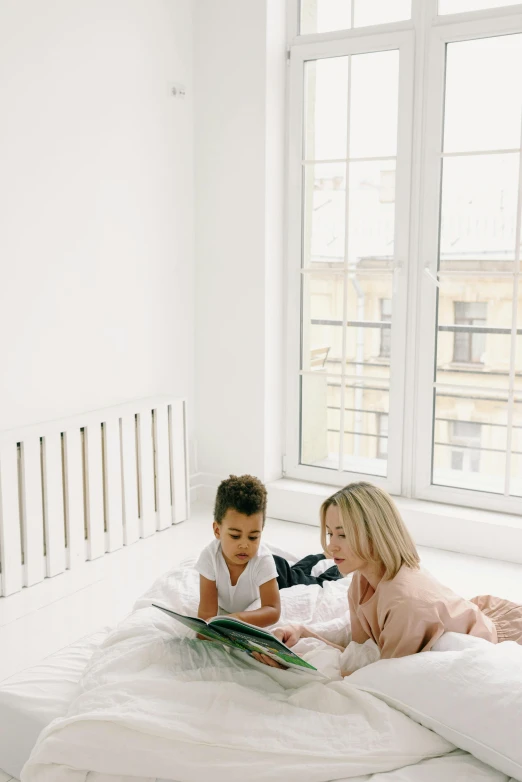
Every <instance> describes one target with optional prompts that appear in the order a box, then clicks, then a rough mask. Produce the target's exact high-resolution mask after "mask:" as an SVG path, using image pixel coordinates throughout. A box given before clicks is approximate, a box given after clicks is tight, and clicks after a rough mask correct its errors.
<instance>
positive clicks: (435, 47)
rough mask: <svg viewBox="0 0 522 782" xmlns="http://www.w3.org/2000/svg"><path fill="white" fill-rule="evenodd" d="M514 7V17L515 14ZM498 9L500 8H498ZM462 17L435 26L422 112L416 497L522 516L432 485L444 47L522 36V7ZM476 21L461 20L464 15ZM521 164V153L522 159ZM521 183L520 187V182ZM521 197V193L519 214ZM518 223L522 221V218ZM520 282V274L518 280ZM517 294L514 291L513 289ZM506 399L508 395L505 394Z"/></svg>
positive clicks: (517, 506) (491, 498) (506, 500)
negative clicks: (422, 150)
mask: <svg viewBox="0 0 522 782" xmlns="http://www.w3.org/2000/svg"><path fill="white" fill-rule="evenodd" d="M514 8H515V10H516V13H513V9H514ZM496 10H498V9H496ZM501 10H502V13H500V14H498V15H497V14H492V13H490V12H482V14H481V16H482V18H477V17H478V14H477V13H473V14H459V15H458V17H457V16H455V17H453V16H443V17H439V18H438V19H437V23H436V24H434V26H433V28H432V30H431V35H430V43H429V65H428V72H427V79H426V87H425V92H426V102H425V112H424V127H425V129H426V130H425V135H424V160H423V169H422V170H423V172H424V177H423V178H424V197H423V198H422V203H421V208H420V212H419V218H418V219H419V225H420V232H419V235H420V243H419V270H420V274H419V280H418V294H417V295H418V300H419V301H422V307H421V308H419V315H418V328H417V334H418V344H419V349H418V363H417V396H416V404H415V418H416V421H417V424H416V435H415V442H414V453H415V459H414V463H415V465H416V469H415V473H414V476H413V477H414V480H413V486H412V495H413V496H415V497H417V498H419V499H424V500H432V501H435V502H443V503H447V504H450V505H464V506H467V507H474V508H481V509H485V510H496V511H501V512H505V513H520V511H521V509H522V499H521V498H520V497H513V496H511V497H510V496H507V495H506V494H504V495H501V494H493V493H490V492H484V491H480V492H479V491H473V490H471V489H459V488H454V487H448V486H439V485H435V484H433V483H432V482H431V470H432V454H431V440H432V431H433V388H434V382H433V375H434V366H435V349H436V334H435V328H434V324H435V322H436V306H437V283H436V280H437V253H438V246H439V236H438V233H439V204H440V196H441V161H442V158H441V152H442V133H443V108H444V64H445V53H446V45H447V44H448V43H454V42H458V41H466V40H473V39H475V38H491V37H495V36H498V35H508V34H510V33H522V9H521V11H518V10H517V9H516V7H515V6H512V7H510V8H509V11H510V12H511V13H509V14H508V13H505V9H501ZM468 16H470V17H471V16H472V17H473V18H472V19H467V18H466V20H465V21H463V17H468ZM520 159H521V166H522V154H521V156H520ZM520 181H521V180H520V179H519V183H520ZM521 207H522V193H521V192H520V191H519V213H520V208H521ZM519 222H520V218H519ZM519 278H520V276H519ZM515 293H516V291H515ZM492 390H493V389H492ZM506 396H507V394H506Z"/></svg>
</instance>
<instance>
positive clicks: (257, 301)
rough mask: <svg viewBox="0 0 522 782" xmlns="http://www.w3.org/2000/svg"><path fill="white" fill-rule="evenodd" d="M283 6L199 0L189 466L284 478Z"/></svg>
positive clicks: (210, 475)
mask: <svg viewBox="0 0 522 782" xmlns="http://www.w3.org/2000/svg"><path fill="white" fill-rule="evenodd" d="M284 16H285V3H283V2H282V0H219V2H216V0H197V3H196V15H195V90H196V106H195V144H196V147H195V160H196V194H197V199H196V259H197V283H196V289H197V300H196V312H197V316H196V400H197V405H196V418H197V452H198V469H199V472H200V478H201V480H202V482H203V483H206V484H207V485H211V486H212V485H213V484H215V482H216V481H217V480H219V479H220V478H222V477H224V476H226V475H227V474H228V473H229V472H236V473H243V472H251V473H253V474H255V475H258V476H259V477H261V478H264V479H266V480H268V479H271V478H276V477H278V475H280V472H281V428H282V427H281V417H282V409H281V407H282V399H283V393H282V298H283V297H282V288H283V263H282V253H283V207H284V177H283V159H284V155H283V153H284V90H285V18H284Z"/></svg>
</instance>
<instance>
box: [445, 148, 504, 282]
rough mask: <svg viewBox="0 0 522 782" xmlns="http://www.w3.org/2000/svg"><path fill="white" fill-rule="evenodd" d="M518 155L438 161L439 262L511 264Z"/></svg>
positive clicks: (483, 156) (468, 157)
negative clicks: (442, 163)
mask: <svg viewBox="0 0 522 782" xmlns="http://www.w3.org/2000/svg"><path fill="white" fill-rule="evenodd" d="M518 165H519V155H518V154H517V153H514V154H506V155H469V156H466V157H458V156H457V157H451V158H446V159H445V160H444V165H443V175H442V215H441V238H440V259H441V267H442V266H443V262H445V261H448V260H459V261H466V262H468V263H471V265H472V266H473V268H474V269H479V268H481V266H480V265H479V263H480V264H484V262H489V261H500V260H511V261H512V260H514V258H515V244H516V239H515V236H516V212H517V198H518Z"/></svg>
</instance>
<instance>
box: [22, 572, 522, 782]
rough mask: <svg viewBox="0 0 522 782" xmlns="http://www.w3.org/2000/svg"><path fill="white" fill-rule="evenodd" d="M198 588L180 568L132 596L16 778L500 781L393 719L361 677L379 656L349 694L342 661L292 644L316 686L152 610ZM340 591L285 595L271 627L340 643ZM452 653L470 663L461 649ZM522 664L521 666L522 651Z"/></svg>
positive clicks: (432, 735)
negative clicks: (285, 625) (292, 627)
mask: <svg viewBox="0 0 522 782" xmlns="http://www.w3.org/2000/svg"><path fill="white" fill-rule="evenodd" d="M197 586H198V577H197V574H196V573H195V571H194V570H193V568H192V563H189V562H187V563H184V565H183V566H182V567H181V568H180V570H178V571H176V572H173V573H171V574H168V575H166V576H164V577H162V578H161V579H159V581H158V582H157V583H156V584H155V586H154V587H153V588H152V589H151V590H150V591H149V592H148V593H147V594H146V595H145V596H144V597H143V598H142V599H141V600H140V601H138V603H137V604H136V606H135V609H134V611H133V613H132V614H131V615H130V616H129V617H128V618H127V619H125V620H124V621H123V622H122V623H121V624H120V625H119V626H118V627H117V628H116V629H115V630H114V631H113V632H112V633H110V634H109V636H108V637H107V639H106V640H105V642H104V643H103V644H102V646H101V647H100V649H99V650H98V651H97V652H96V653H95V655H94V657H93V659H92V660H91V662H90V664H89V665H88V667H87V669H86V671H85V674H84V677H83V679H82V682H81V694H80V695H79V697H77V698H76V700H75V701H73V703H72V704H71V707H70V709H69V712H68V714H67V716H66V717H65V718H62V719H59V720H56V721H55V722H53V723H52V724H51V725H50V726H49V727H48V728H47V729H46V730H45V731H44V732H43V733H42V735H41V736H40V739H39V741H38V743H37V745H36V747H35V749H34V751H33V753H32V755H31V758H30V760H29V761H28V763H27V764H26V766H25V768H24V770H23V772H22V782H153V780H156V779H158V780H160V779H164V780H175V782H202V780H203V779H205V778H208V779H210V780H212V782H246V781H247V782H283V781H284V782H330V780H345V779H352V780H356V782H363V781H365V780H370V779H371V780H372V782H380V781H381V780H382V782H438V781H439V780H443V779H449V780H451V781H452V782H461V781H462V782H464V780H465V781H466V782H467V781H468V780H470V781H471V780H484V781H486V780H487V781H488V782H506V781H507V779H508V777H507V776H505V775H504V774H503V773H501V771H502V770H505V767H504V766H503V765H502V763H500V764H497V768H498V769H501V771H497V770H495V769H494V768H491V767H490V766H489V765H485V764H483V763H482V762H480V760H477V759H476V758H474V757H472V756H471V755H469V754H466V753H465V752H462V751H460V750H458V749H456V747H455V743H450V741H449V740H448V739H447V738H444V737H443V735H439V733H438V732H435V730H436V728H435V730H431V729H429V727H433V726H431V725H430V726H429V727H424V726H423V725H422V724H420V723H421V722H422V721H423V720H422V719H420V718H419V717H418V715H417V714H416V713H415V714H410V715H409V716H407V715H406V713H403V712H405V711H406V712H407V709H405V708H403V706H404V704H402V705H400V706H399V705H397V704H394V705H393V706H392V705H388V704H389V702H390V699H389V698H388V703H387V702H386V697H385V696H383V695H381V694H380V693H379V692H378V690H379V687H380V686H381V685H382V682H381V683H380V684H379V686H374V683H373V681H372V678H371V673H372V670H373V669H375V670H376V671H377V670H381V668H380V666H386V662H387V661H383V662H377V663H376V664H375V665H370V666H369V667H367V668H365V669H364V670H363V671H361V672H360V673H358V674H356V675H355V676H361V675H363V674H364V675H366V674H369V676H370V678H369V679H368V678H367V679H366V680H363V681H362V683H361V684H360V685H358V686H356V684H355V681H354V683H351V678H352V677H350V678H347V679H344V680H343V679H342V678H341V676H340V675H339V664H340V653H339V652H337V651H336V650H334V649H332V648H331V647H329V648H325V647H324V645H322V644H320V643H317V642H314V643H310V642H309V641H304V642H301V644H302V645H301V646H300V647H299V648H298V650H299V651H300V652H301V653H303V654H304V655H305V656H306V657H307V659H309V660H310V661H312V662H313V663H314V664H315V665H316V666H317V667H318V668H320V669H321V670H322V671H323V673H324V674H326V675H327V676H328V677H329V679H327V680H324V681H322V680H321V681H320V680H317V679H313V678H312V677H310V676H309V675H307V674H304V673H301V672H295V673H294V672H290V671H277V670H275V669H269V668H267V667H266V666H263V665H261V664H258V663H255V661H252V660H245V659H244V658H243V656H242V654H241V653H237V654H236V653H234V654H231V653H229V652H227V651H226V650H224V649H221V648H218V647H217V646H213V645H211V644H208V643H204V642H201V641H197V640H195V639H194V638H193V637H192V635H191V633H190V632H189V631H185V629H184V628H183V627H182V626H181V625H180V626H178V625H177V624H176V623H175V622H174V621H173V620H171V619H169V618H168V617H167V616H165V615H164V614H162V613H161V612H160V611H158V610H156V609H154V608H152V607H151V603H152V602H153V601H155V602H158V601H161V602H163V603H165V604H167V605H170V606H172V607H173V608H174V609H175V610H178V611H181V612H184V613H192V614H193V613H195V611H196V610H197V595H198V589H197ZM347 586H348V581H347V580H343V581H338V582H327V583H326V584H325V586H324V588H323V589H321V588H320V587H316V586H312V587H304V586H299V587H293V588H292V589H288V590H284V591H283V592H282V617H281V621H282V622H284V621H287V620H293V621H298V622H306V623H307V624H308V625H309V626H311V627H312V628H313V629H315V630H316V631H317V632H319V633H321V634H322V635H324V636H326V637H328V638H330V639H331V640H335V641H337V642H339V643H343V644H347V643H348V641H349V636H348V630H347V628H348V624H349V620H348V612H347V600H346V591H347ZM480 648H481V650H482V651H479V652H478V653H479V654H482V655H487V654H489V653H490V651H491V650H494V649H495V647H493V645H491V644H485V645H481V647H480ZM521 652H522V650H521ZM473 653H474V654H475V653H477V649H474V650H473ZM450 654H452V655H453V657H455V655H459V654H461V655H462V656H463V663H462V664H463V666H466V667H467V666H468V665H469V661H467V660H466V659H465V658H466V654H468V652H467V651H466V650H465V651H462V652H456V653H455V652H452V653H450ZM416 657H417V658H420V657H423V658H425V660H426V662H429V659H430V658H438V665H439V668H440V663H441V661H442V660H443V657H444V655H443V653H435V652H434V653H429V654H426V655H417V656H416ZM410 659H412V658H405V660H404V661H393V662H394V663H395V664H399V665H400V663H401V662H403V663H404V664H405V665H406V664H407V661H408V660H410ZM520 662H521V669H522V654H521V657H520ZM454 664H455V663H454V660H453V665H454ZM457 668H458V664H457ZM463 671H464V668H463ZM383 675H384V681H385V683H386V681H387V679H386V673H384V674H383ZM428 675H429V670H428ZM458 675H459V673H458V670H457V677H458ZM390 677H392V678H394V679H395V677H396V672H393V671H392V672H391V674H390ZM354 678H355V677H354ZM381 678H382V676H381ZM366 690H370V691H366ZM515 707H516V704H515ZM416 708H417V710H418V704H416ZM462 711H463V712H464V713H465V706H464V707H463V709H462ZM519 716H520V713H519ZM412 717H413V718H412ZM469 723H470V726H471V729H472V725H473V715H472V714H470V720H469ZM424 724H426V723H424ZM452 735H453V734H452ZM451 740H452V741H455V739H454V738H452V739H451ZM465 748H466V749H469V747H465ZM471 751H473V750H471ZM474 754H476V753H474ZM510 768H511V767H510ZM509 773H513V772H511V771H510V772H509Z"/></svg>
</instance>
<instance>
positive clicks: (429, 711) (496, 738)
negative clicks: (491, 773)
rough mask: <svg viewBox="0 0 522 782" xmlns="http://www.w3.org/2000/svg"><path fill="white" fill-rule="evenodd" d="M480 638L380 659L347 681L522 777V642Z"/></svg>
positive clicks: (519, 777) (516, 776)
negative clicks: (463, 645)
mask: <svg viewBox="0 0 522 782" xmlns="http://www.w3.org/2000/svg"><path fill="white" fill-rule="evenodd" d="M475 641H476V639H473V643H472V644H471V643H470V642H469V638H468V643H469V648H467V649H465V650H463V651H445V652H444V651H440V652H422V653H421V654H415V655H412V656H411V657H403V658H400V659H395V660H380V661H379V662H376V663H374V664H373V665H370V666H368V667H367V668H362V669H361V670H359V671H356V672H355V673H353V674H352V675H351V676H350V678H349V679H346V681H347V682H349V683H350V685H355V686H356V687H358V688H360V689H362V690H366V691H369V692H371V693H373V694H374V695H376V696H377V697H378V698H381V700H384V701H385V702H386V703H388V704H389V705H390V706H393V707H394V708H396V709H398V710H399V711H402V712H403V713H404V714H407V715H408V716H409V717H411V718H412V719H413V720H415V721H416V722H419V723H420V724H421V725H424V726H425V727H426V728H430V729H431V730H433V731H435V732H436V733H438V734H439V736H442V737H443V738H445V739H447V740H448V741H451V742H452V743H453V744H455V745H456V746H457V747H460V749H463V750H466V751H467V752H470V753H471V754H472V755H474V756H475V757H476V758H478V759H479V760H482V761H483V762H484V763H487V764H489V765H490V766H493V767H494V768H496V769H498V770H499V771H502V772H503V773H504V774H507V775H508V776H510V777H514V778H515V779H516V780H519V782H522V646H519V645H518V644H515V643H513V642H511V641H508V642H504V643H501V644H498V645H496V644H491V643H488V642H484V643H482V642H481V643H476V642H475ZM447 642H451V639H447Z"/></svg>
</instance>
